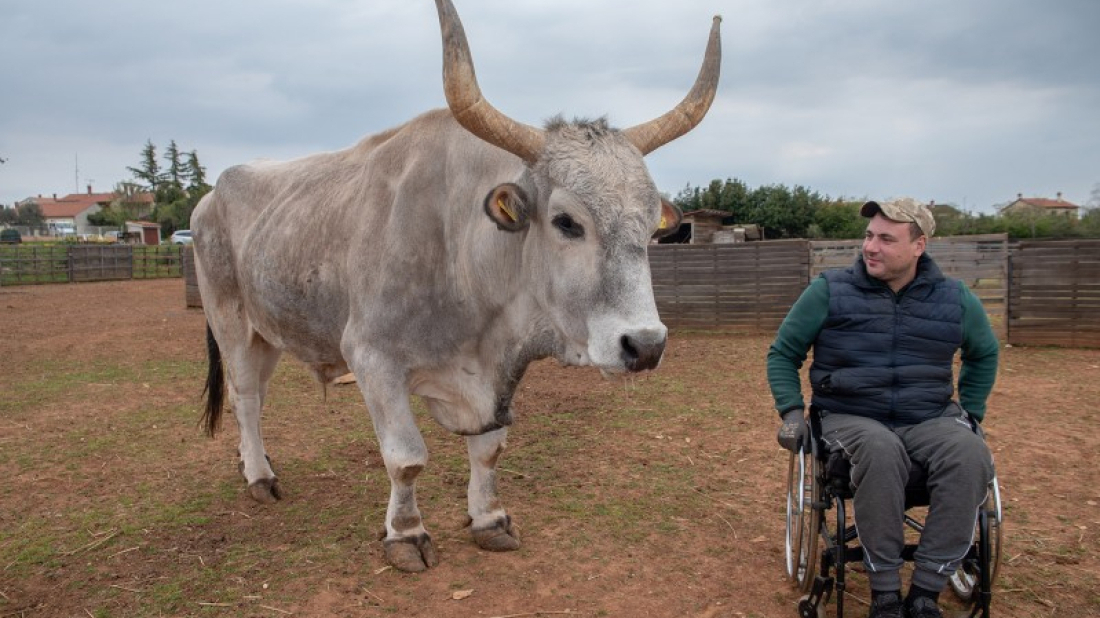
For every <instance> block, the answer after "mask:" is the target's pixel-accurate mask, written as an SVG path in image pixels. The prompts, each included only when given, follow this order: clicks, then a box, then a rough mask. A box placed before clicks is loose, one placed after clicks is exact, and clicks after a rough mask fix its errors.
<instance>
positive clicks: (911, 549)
mask: <svg viewBox="0 0 1100 618" xmlns="http://www.w3.org/2000/svg"><path fill="white" fill-rule="evenodd" d="M807 431H808V433H809V440H808V445H807V446H806V447H805V448H804V449H803V450H802V451H801V452H798V453H792V454H791V457H790V464H789V467H788V474H787V538H786V543H785V545H786V547H785V549H786V569H787V576H788V577H789V579H790V580H791V582H792V583H793V584H794V585H795V586H796V587H797V588H798V590H799V591H800V592H801V593H802V594H803V596H802V597H801V599H800V600H799V603H798V615H799V616H800V618H825V616H827V614H826V611H825V607H826V605H828V603H829V600H830V598H831V597H835V600H836V616H837V618H843V616H844V597H845V591H846V585H847V584H846V576H845V571H846V568H847V565H848V564H850V563H853V562H855V563H861V562H862V560H863V548H862V547H860V545H859V535H858V534H857V532H856V527H855V524H854V519H853V518H852V517H851V516H850V515H849V513H848V511H849V508H848V507H849V506H850V505H849V501H850V500H851V499H852V497H853V495H854V492H853V490H852V487H851V482H850V478H849V472H850V463H849V462H848V460H847V458H845V457H844V456H843V454H842V453H829V452H828V451H827V449H826V448H825V444H824V441H823V440H822V439H821V418H820V415H819V414H818V413H817V411H816V410H815V409H813V408H812V407H811V410H810V415H809V422H808V423H807ZM807 451H808V452H807ZM924 477H925V473H924V470H923V469H921V468H920V467H919V466H917V465H916V464H914V469H913V470H911V472H910V477H909V483H908V485H907V487H906V490H905V494H906V496H905V509H906V514H905V524H906V526H907V528H909V529H911V530H912V532H908V531H907V534H906V543H905V549H904V551H903V553H902V557H903V558H904V559H905V560H906V561H908V562H912V561H913V556H914V553H915V552H916V549H917V543H916V542H910V537H911V536H913V533H916V534H919V533H920V532H921V531H922V529H923V524H922V523H921V521H919V520H918V519H917V518H916V517H914V516H912V515H910V512H909V511H910V509H911V508H916V507H922V506H923V507H926V506H928V504H929V494H928V489H927V487H926V486H925V478H924ZM834 507H835V511H836V516H835V518H830V517H829V511H830V510H833V509H834ZM1001 523H1002V511H1001V496H1000V489H999V486H998V485H997V477H996V476H995V475H994V477H993V481H992V482H991V483H990V491H989V492H988V494H987V498H986V502H985V504H984V505H982V507H981V509H979V513H978V520H977V524H976V526H977V531H976V532H977V534H976V535H975V538H976V541H975V542H974V543H973V544H972V546H971V547H970V549H969V550H968V551H967V554H966V557H965V558H964V559H963V561H962V564H961V565H960V567H959V569H958V570H957V571H956V572H955V573H954V574H952V575H951V577H950V579H949V587H950V588H951V589H952V590H953V591H954V593H955V596H957V597H958V598H959V599H960V601H961V602H962V603H963V605H964V606H965V607H966V608H967V609H966V613H965V614H964V615H966V616H969V617H970V618H975V617H977V616H981V618H988V617H989V603H990V599H991V598H992V591H991V589H992V586H993V582H994V580H995V579H996V577H997V570H998V567H999V566H1000V560H1001V536H1002V526H1001Z"/></svg>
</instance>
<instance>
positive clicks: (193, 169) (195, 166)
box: [183, 150, 210, 195]
mask: <svg viewBox="0 0 1100 618" xmlns="http://www.w3.org/2000/svg"><path fill="white" fill-rule="evenodd" d="M183 169H184V173H185V174H186V175H187V179H188V184H187V189H188V191H189V192H194V191H195V190H202V191H203V194H204V195H205V194H206V192H207V191H209V190H210V185H208V184H206V168H205V167H203V166H202V165H201V164H200V163H199V153H198V152H196V151H194V150H192V151H191V152H189V153H187V161H185V162H184V164H183Z"/></svg>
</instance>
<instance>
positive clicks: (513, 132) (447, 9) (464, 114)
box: [435, 0, 546, 163]
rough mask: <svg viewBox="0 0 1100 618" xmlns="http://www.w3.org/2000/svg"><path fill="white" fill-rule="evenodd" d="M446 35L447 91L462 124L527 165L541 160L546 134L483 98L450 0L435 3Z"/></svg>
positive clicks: (445, 81)
mask: <svg viewBox="0 0 1100 618" xmlns="http://www.w3.org/2000/svg"><path fill="white" fill-rule="evenodd" d="M435 8H436V10H437V11H438V12H439V28H440V30H441V31H442V33H443V90H444V91H445V92H446V94H447V106H448V107H450V108H451V113H453V114H454V116H455V119H456V120H458V123H459V124H461V125H462V126H463V127H465V128H466V130H467V131H469V132H470V133H473V134H474V135H476V136H478V137H479V138H481V139H483V140H485V141H486V142H489V143H490V144H493V145H494V146H498V147H500V148H503V149H504V150H507V151H508V152H510V153H512V154H514V155H516V156H517V157H519V158H521V159H523V160H524V161H526V162H527V163H534V162H535V161H537V160H538V156H539V154H540V153H541V152H542V147H543V145H544V144H545V143H546V135H545V134H544V133H543V132H542V130H540V129H536V128H535V127H532V126H530V125H526V124H523V123H522V122H517V121H515V120H513V119H511V118H509V117H508V116H505V115H504V114H502V113H501V112H500V111H498V110H497V109H496V108H495V107H493V106H492V105H490V104H489V102H488V101H486V100H485V97H483V96H481V88H479V87H478V85H477V75H476V74H475V73H474V62H473V59H472V58H471V57H470V45H469V43H467V42H466V32H465V31H464V30H463V29H462V21H460V20H459V18H458V12H456V11H455V7H454V5H453V4H451V1H450V0H435Z"/></svg>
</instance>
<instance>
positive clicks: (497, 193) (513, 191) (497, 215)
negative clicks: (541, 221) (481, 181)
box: [485, 182, 530, 232]
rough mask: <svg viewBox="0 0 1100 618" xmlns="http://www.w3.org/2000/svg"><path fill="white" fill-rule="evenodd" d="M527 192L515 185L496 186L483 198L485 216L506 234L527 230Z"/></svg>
mask: <svg viewBox="0 0 1100 618" xmlns="http://www.w3.org/2000/svg"><path fill="white" fill-rule="evenodd" d="M529 203H530V202H529V201H528V199H527V192H526V191H524V190H523V188H522V187H520V186H519V185H517V184H513V183H510V182H506V183H504V184H502V185H498V186H497V187H496V188H494V189H493V190H492V191H490V192H489V195H487V196H485V214H487V215H489V218H490V219H492V220H493V223H496V224H497V227H498V228H500V229H502V230H504V231H506V232H519V231H521V230H525V229H527V226H528V225H529V223H530V220H529V218H528V215H527V213H528V204H529Z"/></svg>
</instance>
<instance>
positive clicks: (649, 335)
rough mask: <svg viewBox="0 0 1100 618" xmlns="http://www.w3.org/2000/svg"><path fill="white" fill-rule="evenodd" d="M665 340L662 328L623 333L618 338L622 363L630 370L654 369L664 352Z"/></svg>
mask: <svg viewBox="0 0 1100 618" xmlns="http://www.w3.org/2000/svg"><path fill="white" fill-rule="evenodd" d="M667 340H668V336H667V331H665V330H664V329H660V330H656V329H646V330H641V331H637V332H634V333H628V334H626V335H623V336H622V337H621V338H620V339H619V345H620V346H621V348H622V349H621V351H620V356H621V358H622V359H623V365H624V366H626V368H627V370H628V371H631V372H638V371H646V370H648V369H656V368H657V365H659V364H660V363H661V357H662V356H663V355H664V353H665V342H666V341H667Z"/></svg>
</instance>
